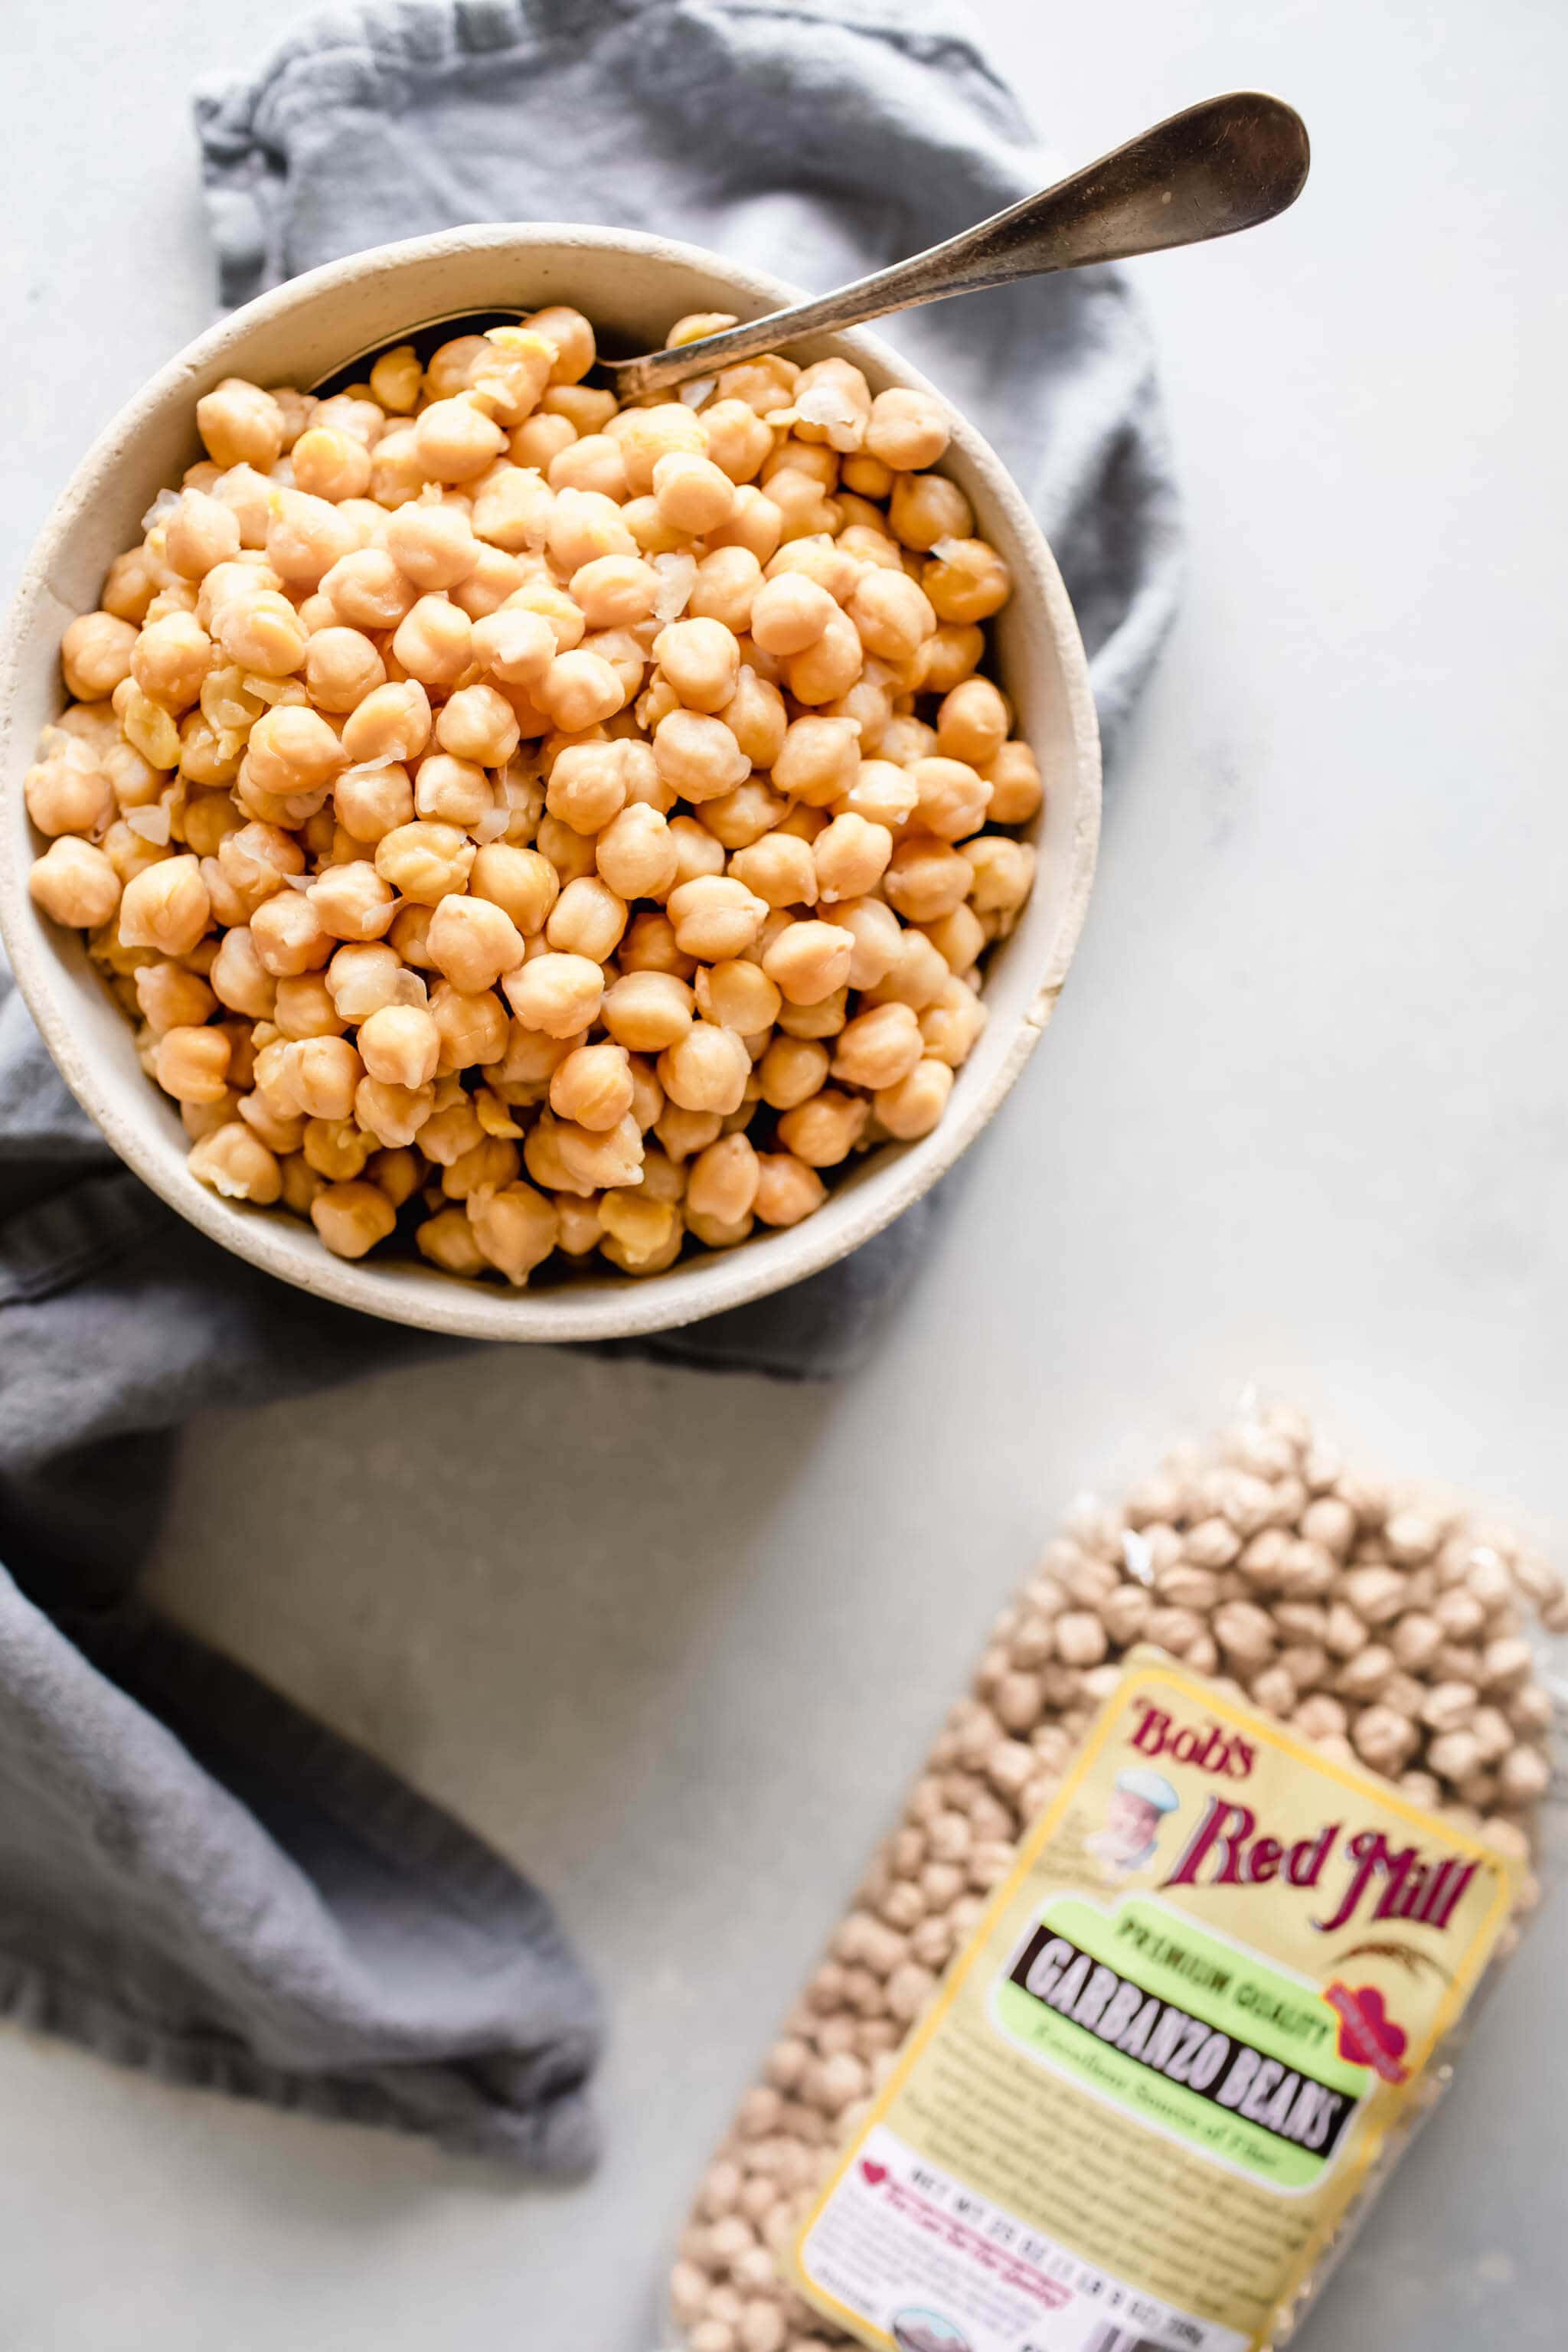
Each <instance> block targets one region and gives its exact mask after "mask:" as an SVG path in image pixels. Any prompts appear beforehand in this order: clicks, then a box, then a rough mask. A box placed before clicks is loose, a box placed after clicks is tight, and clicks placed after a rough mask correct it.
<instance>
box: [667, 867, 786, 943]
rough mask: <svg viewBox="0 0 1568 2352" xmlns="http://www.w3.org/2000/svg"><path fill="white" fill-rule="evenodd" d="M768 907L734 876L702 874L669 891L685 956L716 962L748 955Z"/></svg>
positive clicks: (670, 912) (674, 922)
mask: <svg viewBox="0 0 1568 2352" xmlns="http://www.w3.org/2000/svg"><path fill="white" fill-rule="evenodd" d="M767 912H768V909H767V907H766V904H765V903H764V901H763V899H761V898H753V897H752V893H751V892H750V891H749V890H748V889H747V888H746V886H745V884H744V883H743V882H738V881H736V880H735V879H734V877H732V876H729V875H719V874H702V875H698V876H697V877H695V878H694V879H693V880H691V881H689V882H682V883H681V884H680V885H679V887H677V888H676V889H674V890H672V891H671V892H670V894H669V919H670V921H671V922H672V923H673V924H674V926H675V940H676V944H677V946H678V947H679V949H680V950H681V952H682V953H683V954H685V955H691V956H696V957H698V958H700V960H701V961H703V962H706V963H714V962H718V961H721V960H722V959H724V958H726V957H731V956H740V955H744V954H745V952H746V950H748V949H749V948H750V947H751V946H752V944H753V942H754V941H755V940H756V937H757V934H758V932H759V930H760V929H761V928H762V926H763V921H764V920H765V919H766V916H767Z"/></svg>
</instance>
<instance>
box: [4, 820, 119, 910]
mask: <svg viewBox="0 0 1568 2352" xmlns="http://www.w3.org/2000/svg"><path fill="white" fill-rule="evenodd" d="M27 887H28V890H29V891H30V893H31V895H32V897H33V898H34V900H35V902H36V903H37V905H38V906H40V907H41V908H43V910H44V912H45V914H46V915H47V916H48V917H49V918H50V919H51V920H52V921H54V922H57V923H64V924H67V925H68V926H69V927H70V928H71V929H76V930H96V929H98V927H99V925H100V923H107V922H109V921H110V919H111V918H112V916H113V914H114V910H115V908H117V907H118V906H119V904H120V890H121V885H120V877H119V875H118V874H116V872H115V870H114V867H113V866H112V865H111V864H110V861H109V859H108V858H107V857H106V856H104V854H103V852H102V850H101V849H95V848H94V847H93V845H92V844H91V843H90V842H88V841H83V840H81V839H80V838H79V835H75V834H63V835H60V836H59V838H58V839H57V840H55V841H52V842H51V843H50V844H49V846H48V848H47V850H46V851H45V852H44V855H43V856H42V857H40V858H38V859H37V862H36V863H35V864H34V866H33V867H32V869H31V871H30V872H29V874H28V876H27Z"/></svg>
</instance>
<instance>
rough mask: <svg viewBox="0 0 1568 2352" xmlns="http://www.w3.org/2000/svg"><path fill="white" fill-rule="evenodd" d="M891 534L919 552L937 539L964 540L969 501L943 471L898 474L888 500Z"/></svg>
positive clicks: (969, 517) (969, 527)
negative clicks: (939, 472) (940, 472)
mask: <svg viewBox="0 0 1568 2352" xmlns="http://www.w3.org/2000/svg"><path fill="white" fill-rule="evenodd" d="M888 520H889V523H890V524H891V525H892V530H893V536H894V538H895V539H897V540H898V541H900V542H901V544H902V545H903V546H905V547H908V548H912V549H913V550H914V551H916V552H917V553H919V554H926V553H929V551H931V548H933V547H934V546H935V545H936V543H937V541H938V540H947V539H952V540H963V539H966V538H967V537H968V535H969V533H970V532H971V531H972V530H973V528H974V517H973V512H972V510H971V509H970V504H969V500H968V499H966V498H965V497H964V495H963V491H962V490H961V489H960V488H959V487H958V484H957V483H956V482H951V481H949V480H948V478H947V477H946V476H945V475H944V474H900V476H899V478H898V479H897V480H896V481H895V482H894V484H893V490H892V496H891V498H890V499H889V503H888Z"/></svg>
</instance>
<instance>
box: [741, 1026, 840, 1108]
mask: <svg viewBox="0 0 1568 2352" xmlns="http://www.w3.org/2000/svg"><path fill="white" fill-rule="evenodd" d="M827 1073H828V1054H827V1049H826V1046H825V1045H822V1044H820V1043H819V1042H818V1040H817V1039H816V1038H811V1037H790V1036H787V1035H786V1036H782V1037H775V1038H774V1039H773V1043H772V1044H771V1045H769V1047H768V1049H767V1051H766V1053H765V1054H764V1055H763V1058H762V1061H761V1063H760V1064H759V1065H758V1071H757V1075H758V1077H759V1080H760V1082H761V1085H762V1098H763V1102H765V1103H766V1104H767V1106H768V1108H769V1109H770V1110H794V1109H795V1107H796V1105H797V1104H799V1103H803V1102H805V1101H807V1100H808V1099H809V1098H810V1097H811V1096H813V1095H814V1094H816V1093H817V1092H818V1091H819V1089H820V1088H821V1087H822V1086H823V1085H824V1084H825V1082H826V1077H827Z"/></svg>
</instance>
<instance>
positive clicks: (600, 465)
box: [546, 433, 626, 506]
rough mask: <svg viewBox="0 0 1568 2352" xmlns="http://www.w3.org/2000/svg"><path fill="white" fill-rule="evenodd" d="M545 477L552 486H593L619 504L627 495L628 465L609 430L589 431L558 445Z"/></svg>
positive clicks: (569, 488)
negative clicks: (602, 431) (605, 431)
mask: <svg viewBox="0 0 1568 2352" xmlns="http://www.w3.org/2000/svg"><path fill="white" fill-rule="evenodd" d="M546 479H547V480H548V482H549V484H550V487H551V488H552V490H594V491H596V492H597V493H598V495H599V496H600V497H601V498H605V499H613V500H614V501H615V503H616V505H617V506H618V505H620V503H621V502H622V501H623V500H624V499H625V498H626V466H625V464H624V462H623V461H622V457H621V453H620V450H619V448H618V447H617V446H616V443H615V442H614V441H613V440H612V439H611V438H610V436H609V435H608V434H607V433H586V434H584V435H583V436H580V438H578V439H577V440H574V441H572V442H569V443H568V444H567V445H566V446H564V447H563V448H561V449H558V450H557V451H556V452H555V454H554V456H553V457H552V458H551V460H550V464H549V467H548V470H547V473H546Z"/></svg>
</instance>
